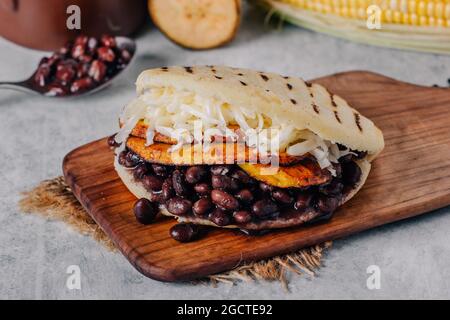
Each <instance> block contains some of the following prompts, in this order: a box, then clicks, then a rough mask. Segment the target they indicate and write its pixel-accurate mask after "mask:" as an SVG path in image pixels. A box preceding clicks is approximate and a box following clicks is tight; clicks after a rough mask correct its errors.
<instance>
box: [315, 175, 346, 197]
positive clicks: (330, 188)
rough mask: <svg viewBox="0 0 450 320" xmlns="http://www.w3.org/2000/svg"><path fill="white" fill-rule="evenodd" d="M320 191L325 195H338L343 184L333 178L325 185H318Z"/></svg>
mask: <svg viewBox="0 0 450 320" xmlns="http://www.w3.org/2000/svg"><path fill="white" fill-rule="evenodd" d="M319 190H320V192H321V193H323V194H325V195H329V196H330V195H339V194H341V193H342V190H344V185H343V184H342V183H341V182H339V180H337V179H333V180H332V181H331V182H330V183H329V184H327V185H326V186H322V187H320V189H319Z"/></svg>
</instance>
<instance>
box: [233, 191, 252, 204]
mask: <svg viewBox="0 0 450 320" xmlns="http://www.w3.org/2000/svg"><path fill="white" fill-rule="evenodd" d="M235 197H236V198H237V199H238V200H239V201H241V202H242V203H244V204H251V203H252V202H253V200H254V197H253V193H252V192H251V191H250V190H248V189H242V190H241V191H239V192H238V193H236V195H235Z"/></svg>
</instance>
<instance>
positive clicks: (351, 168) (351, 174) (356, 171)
mask: <svg viewBox="0 0 450 320" xmlns="http://www.w3.org/2000/svg"><path fill="white" fill-rule="evenodd" d="M360 178H361V168H360V167H359V166H358V165H357V164H356V163H355V162H353V161H351V162H347V163H345V164H342V180H343V181H344V183H345V184H347V185H351V186H354V185H355V184H356V183H357V182H359V179H360Z"/></svg>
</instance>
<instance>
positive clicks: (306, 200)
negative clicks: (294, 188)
mask: <svg viewBox="0 0 450 320" xmlns="http://www.w3.org/2000/svg"><path fill="white" fill-rule="evenodd" d="M311 200H312V195H311V194H309V193H300V194H298V195H297V198H296V200H295V203H294V208H295V209H297V210H304V209H306V208H308V207H309V206H310V205H311Z"/></svg>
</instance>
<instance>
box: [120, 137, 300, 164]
mask: <svg viewBox="0 0 450 320" xmlns="http://www.w3.org/2000/svg"><path fill="white" fill-rule="evenodd" d="M161 136H162V137H164V136H163V135H161ZM163 140H164V139H163ZM127 147H128V148H129V149H130V150H132V151H133V152H134V153H136V154H138V155H139V156H140V157H141V158H142V159H144V160H145V161H148V162H152V163H160V164H165V165H174V164H176V165H194V164H223V163H226V164H234V163H238V162H239V163H242V162H256V161H258V160H259V161H260V162H263V163H269V161H270V158H269V156H265V157H264V158H263V157H262V156H260V155H258V153H257V150H256V149H254V148H248V147H247V146H245V145H244V144H242V143H221V142H217V143H211V144H210V145H209V148H204V150H203V149H202V146H201V144H198V145H185V146H184V147H183V148H181V149H179V150H176V151H175V152H170V148H171V147H173V145H171V144H167V143H159V142H156V143H153V144H151V145H149V146H147V145H146V140H145V139H143V138H139V137H134V136H131V137H129V138H128V140H127ZM304 158H305V157H304V156H290V155H288V154H286V153H284V152H283V153H280V155H279V156H278V161H279V164H280V166H290V165H294V164H296V163H299V162H301V161H302V160H303V159H304ZM262 160H264V161H262Z"/></svg>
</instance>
